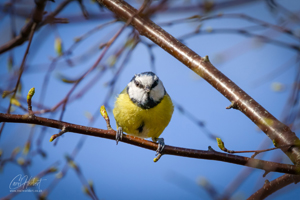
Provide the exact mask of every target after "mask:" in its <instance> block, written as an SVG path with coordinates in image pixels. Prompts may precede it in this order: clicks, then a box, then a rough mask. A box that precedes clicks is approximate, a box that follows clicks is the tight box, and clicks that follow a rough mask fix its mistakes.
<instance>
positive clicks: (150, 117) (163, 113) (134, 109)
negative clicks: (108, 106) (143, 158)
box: [113, 94, 173, 138]
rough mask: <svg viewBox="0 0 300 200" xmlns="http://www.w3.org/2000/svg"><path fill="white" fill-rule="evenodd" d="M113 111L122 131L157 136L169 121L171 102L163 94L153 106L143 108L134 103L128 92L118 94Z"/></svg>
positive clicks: (139, 135)
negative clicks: (159, 100)
mask: <svg viewBox="0 0 300 200" xmlns="http://www.w3.org/2000/svg"><path fill="white" fill-rule="evenodd" d="M113 113H114V116H115V119H116V121H117V125H118V126H121V127H122V128H123V131H124V132H126V133H128V134H131V135H135V136H138V137H142V138H147V137H159V135H160V134H161V133H162V132H163V130H164V129H165V127H166V126H167V125H168V124H169V122H170V119H171V116H172V113H173V104H172V101H171V99H170V97H169V96H168V95H165V96H164V98H163V99H162V100H161V102H160V103H159V104H158V105H156V106H155V107H153V108H150V109H143V108H141V107H139V106H137V105H136V104H134V103H133V102H132V101H131V100H130V98H129V96H128V94H120V95H119V97H118V99H117V101H116V104H115V108H114V110H113Z"/></svg>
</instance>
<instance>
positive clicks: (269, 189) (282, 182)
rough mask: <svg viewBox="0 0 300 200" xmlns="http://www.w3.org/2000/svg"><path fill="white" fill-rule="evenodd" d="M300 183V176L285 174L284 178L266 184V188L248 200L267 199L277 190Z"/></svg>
mask: <svg viewBox="0 0 300 200" xmlns="http://www.w3.org/2000/svg"><path fill="white" fill-rule="evenodd" d="M299 181H300V176H299V175H298V176H295V175H291V174H284V175H283V176H280V177H279V178H276V179H275V180H273V181H271V182H267V183H265V184H264V186H263V187H262V188H261V189H259V190H258V191H257V192H255V193H254V194H252V195H251V196H250V197H249V198H248V200H252V199H253V200H255V199H265V198H266V197H268V196H269V195H271V194H273V193H274V192H276V191H277V190H280V189H281V188H283V187H285V186H287V185H289V184H291V183H295V184H296V183H298V182H299Z"/></svg>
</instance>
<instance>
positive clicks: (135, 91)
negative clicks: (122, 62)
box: [128, 82, 147, 102]
mask: <svg viewBox="0 0 300 200" xmlns="http://www.w3.org/2000/svg"><path fill="white" fill-rule="evenodd" d="M128 87H129V89H128V95H129V97H130V98H132V99H135V100H137V101H139V102H145V101H146V99H147V95H146V92H145V91H144V90H143V89H142V88H138V87H136V86H135V85H134V83H132V82H130V83H129V84H128Z"/></svg>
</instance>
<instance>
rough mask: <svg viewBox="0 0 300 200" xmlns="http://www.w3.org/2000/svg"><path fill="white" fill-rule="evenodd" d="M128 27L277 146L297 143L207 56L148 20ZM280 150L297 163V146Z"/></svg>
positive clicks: (129, 13)
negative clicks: (200, 80) (202, 82)
mask: <svg viewBox="0 0 300 200" xmlns="http://www.w3.org/2000/svg"><path fill="white" fill-rule="evenodd" d="M98 2H100V3H102V4H103V5H105V6H106V7H107V8H108V9H109V10H111V11H112V12H114V13H115V14H116V15H117V16H118V17H120V18H122V19H123V20H125V21H127V20H128V19H130V18H132V17H133V16H134V14H135V13H136V12H137V11H136V9H135V8H133V7H132V6H130V5H129V4H128V3H126V2H125V1H119V0H98ZM131 25H132V26H133V27H134V28H135V29H136V30H138V31H139V33H140V34H141V35H143V36H145V37H147V38H149V39H150V40H152V41H153V42H154V43H156V44H157V45H158V46H160V47H161V48H163V49H164V50H165V51H167V52H168V53H169V54H171V55H172V56H174V57H175V58H176V59H178V60H179V61H181V62H182V63H183V64H185V65H186V66H187V67H188V68H190V69H191V70H193V71H194V72H195V73H196V74H198V75H199V76H201V77H202V78H204V79H205V80H206V81H207V82H208V83H210V84H211V85H212V86H213V87H214V88H216V89H217V90H218V91H219V92H220V93H221V94H223V95H224V96H225V97H226V98H227V99H228V100H229V101H230V102H233V104H235V105H236V107H237V108H238V109H239V110H240V111H241V112H243V113H244V114H245V115H246V116H247V117H248V118H249V119H251V120H252V121H253V122H254V123H255V124H256V125H257V126H258V127H259V128H260V129H261V130H262V131H263V132H264V133H265V134H266V135H267V136H268V137H269V138H270V139H271V140H272V141H273V142H274V143H275V144H276V146H277V145H278V146H284V145H292V144H295V143H298V142H299V139H298V138H297V136H296V135H295V133H294V132H292V131H291V130H290V128H289V127H288V126H286V125H285V124H283V123H281V122H280V121H279V120H277V119H276V118H275V117H274V116H273V115H271V114H270V113H269V112H268V111H266V110H265V109H264V108H263V107H262V106H261V105H260V104H258V103H257V102H256V101H255V100H254V99H253V98H251V97H250V96H249V95H248V94H247V93H246V92H244V91H243V90H242V89H241V88H239V87H238V86H237V85H236V84H235V83H233V82H232V81H231V80H230V79H229V78H227V77H226V76H225V75H224V74H222V73H221V72H220V71H219V70H218V69H216V68H215V67H214V66H213V65H212V64H211V63H210V61H209V59H208V56H206V57H200V56H199V55H198V54H196V53H195V52H194V51H192V50H191V49H189V48H188V47H187V46H185V45H184V44H182V43H181V42H179V41H178V40H177V39H176V38H174V37H173V36H172V35H170V34H169V33H167V32H166V31H165V30H163V29H162V28H161V27H159V26H158V25H156V24H155V23H153V22H152V21H151V20H150V19H148V18H143V17H141V16H135V17H134V18H133V20H132V22H131ZM282 150H283V152H284V153H285V154H286V155H287V156H288V157H289V158H290V159H291V160H292V162H293V163H300V148H299V147H291V148H288V147H286V148H282Z"/></svg>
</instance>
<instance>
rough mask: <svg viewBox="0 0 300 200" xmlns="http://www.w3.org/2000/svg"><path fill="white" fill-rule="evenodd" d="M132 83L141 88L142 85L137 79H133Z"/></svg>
mask: <svg viewBox="0 0 300 200" xmlns="http://www.w3.org/2000/svg"><path fill="white" fill-rule="evenodd" d="M134 84H135V85H136V86H137V87H139V88H143V87H144V86H143V85H142V84H141V83H140V82H138V81H136V80H134Z"/></svg>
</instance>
